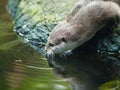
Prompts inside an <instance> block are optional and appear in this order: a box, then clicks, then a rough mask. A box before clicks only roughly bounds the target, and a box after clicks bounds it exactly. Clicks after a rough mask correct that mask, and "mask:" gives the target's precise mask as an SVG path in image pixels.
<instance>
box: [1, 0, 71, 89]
mask: <svg viewBox="0 0 120 90" xmlns="http://www.w3.org/2000/svg"><path fill="white" fill-rule="evenodd" d="M6 3H7V0H0V90H70V87H69V85H68V84H67V83H66V81H65V80H61V79H60V78H58V77H56V76H55V75H54V74H53V72H52V68H49V66H48V64H47V60H46V59H45V58H44V57H42V56H41V55H40V54H38V53H36V52H35V51H34V50H33V49H32V48H30V47H29V46H27V45H25V44H23V43H20V41H19V39H18V38H17V36H16V34H15V33H14V32H13V24H12V19H11V18H10V16H9V15H8V13H7V11H6V8H5V5H6Z"/></svg>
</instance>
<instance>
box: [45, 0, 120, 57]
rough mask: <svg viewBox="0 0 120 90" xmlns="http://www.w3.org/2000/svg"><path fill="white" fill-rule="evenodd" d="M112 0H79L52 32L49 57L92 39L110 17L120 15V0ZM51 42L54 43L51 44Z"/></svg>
mask: <svg viewBox="0 0 120 90" xmlns="http://www.w3.org/2000/svg"><path fill="white" fill-rule="evenodd" d="M111 1H115V0H111ZM111 1H109V0H105V1H100V0H99V1H97V0H86V2H82V3H81V2H78V3H77V4H76V5H75V6H74V7H73V8H72V10H71V11H70V13H69V14H68V16H67V18H66V20H65V21H63V22H61V23H59V24H58V25H57V26H56V27H55V28H54V30H53V31H52V32H51V33H50V35H49V37H48V41H47V44H46V47H45V49H46V51H47V55H48V57H50V56H51V55H52V57H53V56H54V55H53V54H62V53H64V52H66V51H68V50H69V51H71V50H74V49H75V48H76V47H78V46H80V45H82V44H83V43H85V42H87V41H88V40H89V39H91V38H92V37H93V36H94V35H95V34H96V32H97V31H99V30H100V29H101V28H102V27H104V26H105V25H106V24H107V23H108V22H109V20H110V19H113V18H116V17H120V7H119V5H120V1H119V0H116V1H115V2H116V3H115V2H111ZM63 39H65V40H63ZM50 43H52V44H53V45H52V46H50Z"/></svg>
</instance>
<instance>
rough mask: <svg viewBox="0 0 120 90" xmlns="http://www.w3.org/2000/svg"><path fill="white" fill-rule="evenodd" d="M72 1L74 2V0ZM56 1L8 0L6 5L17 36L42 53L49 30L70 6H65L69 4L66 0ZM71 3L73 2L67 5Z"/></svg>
mask: <svg viewBox="0 0 120 90" xmlns="http://www.w3.org/2000/svg"><path fill="white" fill-rule="evenodd" d="M73 1H74V2H75V0H73ZM56 2H58V1H56ZM56 2H53V1H50V0H46V1H44V0H9V2H8V5H7V9H8V12H9V13H10V15H11V16H12V18H13V23H14V31H15V32H16V33H17V35H18V37H19V38H20V39H21V41H22V42H24V43H27V44H29V45H30V46H32V47H33V48H34V49H35V50H36V51H37V52H39V53H41V54H43V55H44V53H45V51H44V46H45V43H46V40H47V37H48V34H49V32H50V31H51V30H52V29H53V28H54V27H55V26H56V24H57V22H58V21H60V20H62V19H63V17H64V16H65V14H66V12H67V11H68V9H69V8H70V7H69V8H68V7H67V8H65V7H66V5H67V4H69V3H67V1H64V0H62V1H61V2H59V3H56ZM59 4H60V5H61V6H59ZM71 4H73V3H70V4H69V5H71ZM46 6H47V7H46ZM71 6H72V5H71ZM62 8H64V10H63V9H62ZM63 11H64V12H63Z"/></svg>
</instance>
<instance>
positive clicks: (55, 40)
mask: <svg viewBox="0 0 120 90" xmlns="http://www.w3.org/2000/svg"><path fill="white" fill-rule="evenodd" d="M74 30H75V27H73V25H70V24H69V23H67V22H62V23H60V24H58V25H57V26H56V27H55V28H54V29H53V31H52V32H51V33H50V35H49V37H48V40H47V43H46V46H45V50H46V52H47V57H53V56H54V55H55V54H63V53H64V52H66V51H70V50H73V49H74V48H75V47H76V46H77V43H76V40H77V36H79V35H77V34H76V32H75V31H74ZM75 34H76V35H75Z"/></svg>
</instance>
